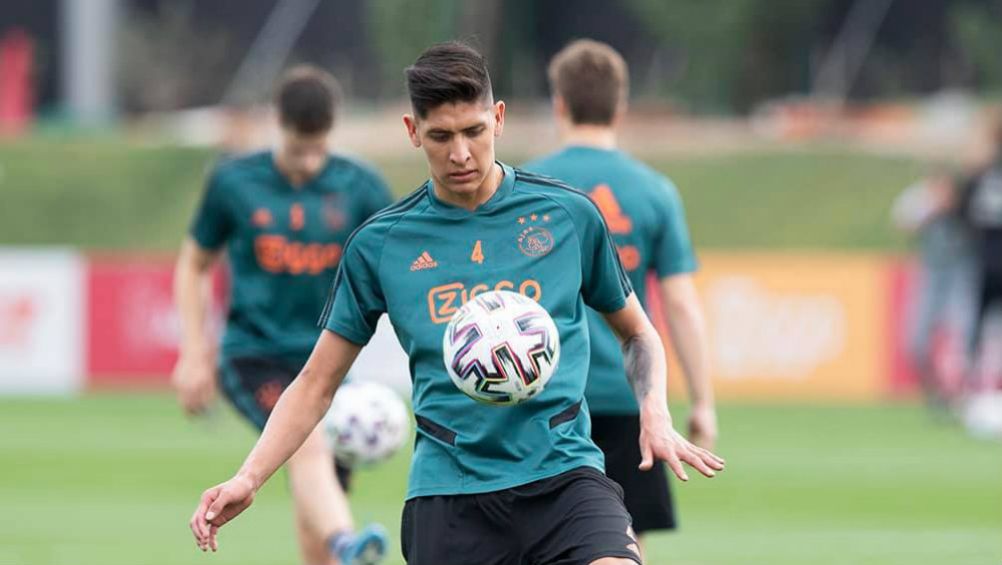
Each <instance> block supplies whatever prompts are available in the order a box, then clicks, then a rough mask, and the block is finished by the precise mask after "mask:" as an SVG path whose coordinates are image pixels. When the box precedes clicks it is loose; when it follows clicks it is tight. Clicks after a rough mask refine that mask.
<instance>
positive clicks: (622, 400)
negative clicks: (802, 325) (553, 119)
mask: <svg viewBox="0 0 1002 565" xmlns="http://www.w3.org/2000/svg"><path fill="white" fill-rule="evenodd" d="M525 168H526V169H527V170H531V171H534V172H537V173H542V174H545V175H549V176H552V177H555V178H558V179H560V180H561V181H563V182H566V183H567V184H569V185H571V186H573V187H575V188H578V189H581V190H584V191H585V192H587V193H588V195H589V196H590V197H591V199H592V200H593V201H594V202H595V203H596V204H597V205H598V207H599V209H601V211H602V215H603V216H604V217H605V221H606V224H607V225H608V226H609V231H610V233H611V234H612V239H613V241H614V242H615V243H616V249H617V251H618V252H619V257H620V259H621V260H622V263H623V267H624V268H626V271H627V273H629V276H630V281H631V282H632V283H633V287H634V288H636V289H638V291H637V292H638V297H639V298H640V301H641V303H645V302H646V297H647V292H648V290H649V289H648V288H647V274H648V273H650V272H652V271H653V272H654V273H655V274H656V275H657V277H658V279H661V278H662V277H666V276H669V275H676V274H680V273H689V272H692V271H695V270H696V257H695V254H694V253H693V250H692V243H691V242H690V240H689V230H688V228H687V227H686V222H685V211H684V209H683V207H682V201H681V199H680V198H679V195H678V191H677V190H676V189H675V185H673V184H672V183H671V181H669V180H668V179H666V178H665V177H664V176H663V175H661V174H660V173H658V172H657V171H655V170H653V169H651V168H650V167H648V166H647V165H644V164H643V163H641V162H640V161H637V160H636V159H633V158H632V157H630V156H628V155H626V154H625V153H623V152H622V151H618V150H607V149H598V148H592V147H581V146H572V147H568V148H566V149H564V150H562V151H559V152H557V153H554V154H553V155H550V156H548V157H544V158H542V159H539V160H536V161H533V162H531V163H529V164H527V165H526V166H525ZM645 306H646V304H645ZM588 327H589V329H590V332H591V370H590V371H589V375H588V387H587V389H586V394H585V395H586V397H587V398H588V406H589V407H590V408H591V411H592V412H593V413H595V414H636V413H637V412H638V411H639V407H638V406H637V400H636V397H635V396H634V393H633V390H632V389H631V388H630V386H629V383H628V382H627V381H626V377H625V372H626V369H625V366H624V364H623V352H622V349H621V348H620V344H619V340H618V339H617V338H616V336H615V334H613V333H612V330H611V329H609V327H608V326H607V325H606V323H605V320H603V319H602V317H601V316H600V315H599V314H598V313H596V312H594V311H592V312H589V314H588Z"/></svg>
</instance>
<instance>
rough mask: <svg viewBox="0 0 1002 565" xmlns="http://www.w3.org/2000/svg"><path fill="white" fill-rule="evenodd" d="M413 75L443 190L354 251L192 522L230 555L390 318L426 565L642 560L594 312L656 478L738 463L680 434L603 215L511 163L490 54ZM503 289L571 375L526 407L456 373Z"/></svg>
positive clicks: (411, 129) (653, 338)
mask: <svg viewBox="0 0 1002 565" xmlns="http://www.w3.org/2000/svg"><path fill="white" fill-rule="evenodd" d="M406 77H407V87H408V92H409V94H410V99H411V105H412V110H413V113H412V114H409V115H406V116H404V124H405V125H406V129H407V134H408V136H409V137H410V141H411V143H412V144H413V145H414V146H415V147H419V148H421V149H423V150H424V153H425V157H426V159H427V162H428V166H429V169H430V173H431V179H430V180H429V181H428V182H426V183H425V184H424V185H422V186H421V187H420V188H419V189H418V190H417V191H415V192H414V193H412V194H411V195H410V196H409V197H407V198H405V199H403V200H402V201H400V202H398V203H397V204H395V205H394V206H391V207H390V208H387V209H386V210H384V211H382V212H380V213H379V214H377V215H376V216H374V217H373V218H372V219H371V220H369V221H368V222H366V223H365V224H364V225H363V226H362V227H361V228H359V230H358V231H356V232H355V233H354V235H353V236H352V237H351V239H350V240H349V242H348V245H347V247H346V249H345V256H344V259H343V260H342V263H341V267H340V270H339V271H338V276H337V279H336V280H335V283H334V287H333V289H332V291H331V296H330V299H329V301H328V304H327V307H326V308H325V309H324V311H323V314H322V317H321V321H322V323H323V324H324V328H325V329H324V331H323V332H322V334H321V336H320V339H319V340H318V341H317V345H316V347H315V348H314V350H313V354H312V355H311V356H310V359H309V361H307V363H306V366H305V367H304V368H303V370H302V372H301V373H300V375H299V376H298V377H297V378H296V380H295V381H293V383H292V385H291V386H290V387H289V388H288V389H286V391H285V393H284V394H283V395H282V398H281V399H280V400H279V402H278V405H277V406H276V407H275V411H274V412H272V417H271V419H270V420H269V422H268V425H267V426H266V427H265V430H264V433H263V434H262V436H261V438H260V439H259V440H258V443H257V445H256V446H255V447H254V449H253V450H252V451H251V453H250V455H249V456H248V457H247V459H246V461H245V462H244V464H243V466H242V467H241V468H240V470H239V471H238V472H237V474H236V475H235V476H234V477H233V478H231V479H230V480H228V481H226V482H224V483H222V484H220V485H217V486H215V487H212V488H210V489H208V490H207V491H205V493H204V494H203V495H202V498H201V501H200V503H199V505H198V507H197V509H196V510H195V512H194V514H193V516H192V518H191V521H190V526H191V529H192V531H193V533H194V535H195V538H196V540H197V542H198V545H199V546H200V547H202V548H203V550H204V549H213V550H215V549H216V547H217V537H216V536H217V532H218V529H219V528H220V527H221V526H223V525H224V524H226V523H227V522H228V521H230V520H232V519H233V518H234V517H235V516H236V515H238V514H239V513H240V512H242V511H243V510H244V509H246V508H247V506H249V505H250V504H251V502H252V500H253V498H254V493H255V492H256V491H257V490H258V489H259V488H260V486H261V484H262V483H263V482H264V481H265V480H267V479H268V477H269V476H270V475H271V474H272V473H274V472H275V470H276V469H278V468H279V466H281V465H282V463H283V462H284V461H285V460H286V459H287V458H288V457H289V456H290V455H292V454H293V453H294V452H295V451H296V449H297V448H298V446H299V444H300V443H301V442H302V441H303V440H304V439H305V438H306V437H307V435H308V434H309V432H310V430H312V429H313V427H314V426H315V425H316V423H317V421H318V420H320V418H321V417H322V416H323V414H324V412H325V410H326V409H327V407H328V405H329V403H330V399H331V397H332V396H333V394H334V392H335V390H336V389H337V387H338V385H339V384H340V382H341V380H342V378H343V377H344V375H345V373H346V372H347V371H348V368H349V367H350V366H351V363H352V361H353V360H354V359H355V356H356V355H357V354H358V352H359V349H360V348H361V347H362V345H363V344H365V343H366V342H367V341H368V340H369V338H370V337H371V336H372V334H373V331H374V329H375V327H376V321H377V319H378V318H379V316H380V315H381V314H382V313H384V312H385V313H388V315H389V318H390V322H391V323H392V324H393V327H394V329H395V331H396V334H397V336H398V337H399V339H400V341H401V344H402V346H403V347H404V349H405V350H406V351H407V353H408V356H409V358H410V367H411V375H412V378H413V383H414V393H413V406H414V412H415V417H416V420H417V426H418V436H417V441H416V444H415V448H414V456H413V459H412V463H411V471H410V480H409V487H408V493H407V502H406V504H405V506H404V511H403V517H402V526H401V530H402V532H401V535H402V545H403V553H404V558H405V559H406V560H407V562H408V563H409V564H410V565H470V564H472V563H477V564H498V565H509V564H510V565H519V564H521V563H547V564H551V565H555V564H581V565H588V564H596V565H626V564H629V563H640V562H641V560H640V556H639V551H638V548H637V547H636V545H635V543H636V542H635V539H634V537H633V535H632V530H631V529H630V517H629V514H628V513H627V512H626V508H625V507H624V506H623V502H622V493H621V491H620V490H619V487H618V486H616V484H615V483H614V482H612V481H611V480H609V479H608V478H606V476H605V475H604V474H603V473H602V472H601V469H602V453H601V451H600V450H599V449H598V448H597V447H595V445H594V443H592V441H591V440H590V439H589V418H588V410H587V406H586V403H585V401H584V387H585V380H586V377H587V371H588V352H589V345H588V333H587V326H586V318H585V311H584V308H585V304H588V305H590V306H591V307H593V308H595V309H597V310H599V311H602V312H605V313H606V314H607V319H608V320H609V323H610V325H611V326H612V327H613V328H615V330H616V331H617V332H618V333H619V335H620V336H621V338H622V339H623V344H624V345H623V347H624V351H625V356H626V358H627V371H626V374H627V378H629V379H630V381H631V383H632V385H633V389H634V391H635V393H636V396H637V400H638V403H639V404H640V406H641V409H640V414H641V416H640V417H641V420H642V423H641V432H640V434H639V445H637V444H634V445H635V447H636V448H637V449H638V450H639V451H640V452H641V453H642V454H643V457H642V463H641V465H643V466H644V467H650V466H651V465H652V463H653V460H654V459H662V460H667V461H668V463H669V466H670V467H671V468H672V469H673V470H674V471H675V473H676V474H678V476H679V477H682V478H686V474H685V471H684V469H683V468H682V464H681V462H682V461H685V462H687V463H689V464H690V465H692V466H693V467H694V468H696V469H697V470H699V471H700V472H701V473H703V474H705V475H707V476H713V475H714V473H715V471H719V470H720V469H722V468H723V461H722V460H721V459H719V458H718V457H716V456H715V455H713V454H711V453H710V452H708V451H706V450H704V449H702V448H699V447H696V446H694V445H692V444H690V443H689V442H688V441H687V440H685V438H683V437H682V436H681V435H679V434H677V433H676V432H674V431H673V430H672V428H671V420H670V417H669V414H668V410H667V404H666V400H665V378H664V373H665V360H664V351H663V349H662V347H661V342H660V340H659V338H658V335H657V332H656V331H655V330H654V328H653V327H652V326H651V324H650V321H649V320H648V319H647V317H646V316H645V315H644V313H643V310H642V309H641V307H640V303H639V302H638V301H637V298H636V297H635V296H633V294H632V290H631V287H630V282H629V279H628V278H627V277H626V274H625V273H624V272H623V271H622V268H621V267H620V265H619V261H618V259H617V257H616V253H615V250H614V249H613V247H612V244H611V242H610V240H609V235H608V231H607V230H606V227H605V224H604V223H603V221H602V217H601V215H600V213H599V212H598V209H597V208H595V206H594V204H592V203H591V201H590V200H588V198H587V197H586V196H585V195H584V194H582V193H580V192H577V191H575V190H573V189H570V188H568V187H566V186H565V185H562V184H560V183H557V182H554V181H552V180H550V179H547V178H543V177H538V176H536V175H532V174H528V173H524V172H522V171H519V170H516V169H513V168H511V167H509V166H508V165H505V164H502V163H499V162H497V161H495V159H494V143H495V138H497V137H499V136H500V135H501V132H502V129H503V126H504V115H505V105H504V102H501V101H497V102H495V101H494V98H493V94H492V90H491V83H490V77H489V75H488V73H487V67H486V64H485V62H484V60H483V58H482V57H481V56H480V54H479V53H477V52H476V51H475V50H473V49H471V48H470V47H467V46H465V45H463V44H460V43H446V44H441V45H436V46H433V47H431V48H429V49H428V50H427V51H425V52H424V53H423V54H422V55H421V56H420V57H419V58H418V59H417V61H416V62H415V63H414V65H412V66H411V67H409V68H408V69H407V70H406ZM488 289H508V290H512V291H515V292H521V293H522V294H525V295H527V296H529V297H531V298H534V299H536V300H537V301H539V302H540V304H541V305H542V306H543V307H544V308H546V309H547V311H549V312H550V314H551V315H552V316H553V319H554V321H555V323H556V325H557V328H558V331H559V333H560V339H561V356H560V357H561V359H560V364H559V366H558V368H557V370H556V373H555V374H554V375H553V377H552V378H551V380H550V381H549V383H548V385H547V387H546V389H544V390H543V391H542V392H540V393H539V394H538V395H537V396H535V397H534V398H532V399H530V400H528V401H526V402H523V403H521V404H517V405H513V406H490V405H486V404H481V403H478V402H476V401H474V400H472V399H470V398H469V397H467V396H466V395H464V394H463V393H462V392H460V391H459V390H458V389H457V388H456V386H455V385H454V384H453V383H452V381H451V379H450V378H449V376H448V374H447V372H446V368H445V364H444V362H443V358H442V336H443V332H444V329H445V325H446V323H447V322H448V321H449V319H450V317H451V316H452V314H453V313H454V312H455V311H456V309H457V308H458V306H459V305H460V304H461V303H462V302H463V301H465V300H468V299H469V298H470V296H471V295H475V294H477V293H480V292H483V291H486V290H488Z"/></svg>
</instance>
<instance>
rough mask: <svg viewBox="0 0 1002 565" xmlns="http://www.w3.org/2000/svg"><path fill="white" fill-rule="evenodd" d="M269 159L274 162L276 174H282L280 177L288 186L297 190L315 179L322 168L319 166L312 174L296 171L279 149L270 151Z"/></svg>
mask: <svg viewBox="0 0 1002 565" xmlns="http://www.w3.org/2000/svg"><path fill="white" fill-rule="evenodd" d="M271 159H272V163H274V164H275V169H276V170H277V171H278V174H280V175H282V178H284V179H285V182H287V183H288V184H289V186H291V187H292V188H294V189H296V190H299V189H300V188H302V187H303V186H305V185H306V184H308V183H309V182H310V181H311V180H313V179H315V178H316V177H317V176H318V175H319V174H320V171H322V170H323V167H320V170H318V171H317V172H316V173H314V174H312V175H308V174H305V173H300V172H296V171H294V170H293V168H292V167H290V166H289V165H288V163H287V162H286V161H285V159H284V158H283V155H282V151H281V150H276V151H274V152H273V153H272V157H271ZM324 165H326V163H324Z"/></svg>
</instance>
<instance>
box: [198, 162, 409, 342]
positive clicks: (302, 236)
mask: <svg viewBox="0 0 1002 565" xmlns="http://www.w3.org/2000/svg"><path fill="white" fill-rule="evenodd" d="M390 203H391V200H390V195H389V191H388V190H387V189H386V185H385V184H384V183H383V181H382V180H381V179H380V177H379V176H378V175H377V174H376V173H375V172H373V171H372V170H370V169H369V168H367V167H365V166H363V165H361V164H359V163H357V162H355V161H354V160H351V159H348V158H345V157H341V156H334V155H332V156H331V157H330V158H329V159H328V160H327V163H326V165H325V166H324V168H323V170H322V171H321V172H320V173H319V174H318V175H317V176H316V177H314V178H313V179H312V180H310V181H309V182H308V183H306V184H305V185H303V186H301V187H298V188H294V187H293V186H292V185H290V184H289V182H288V181H287V180H286V178H285V177H284V176H283V175H282V174H281V173H279V171H278V169H276V167H275V164H274V161H273V159H272V155H271V153H270V152H261V153H254V154H251V155H248V156H244V157H236V158H230V159H225V160H223V161H221V162H220V163H219V164H218V165H217V166H216V167H215V169H214V170H213V171H212V173H211V175H210V176H209V181H208V186H207V187H206V190H205V193H204V195H203V197H202V202H201V204H200V205H199V207H198V210H197V211H196V213H195V217H194V220H193V221H192V224H191V229H190V234H191V236H192V237H193V238H194V239H195V241H196V242H197V243H198V245H200V246H201V247H203V248H206V249H219V248H222V247H223V246H225V248H226V256H227V259H228V261H227V262H228V266H229V270H230V301H229V313H228V315H227V320H226V329H225V332H224V334H223V343H222V354H223V355H225V356H234V355H261V354H267V355H296V356H303V355H304V354H308V353H309V352H310V351H311V350H312V349H313V345H314V344H315V343H316V341H317V338H318V337H319V334H320V330H319V329H318V328H317V327H316V320H317V315H319V313H320V312H321V311H322V310H323V307H324V303H325V300H326V298H327V292H328V290H329V289H330V285H331V282H332V281H333V280H334V275H335V274H336V272H337V267H338V264H339V262H340V260H341V255H342V251H343V246H344V243H345V241H346V240H347V239H348V236H349V235H350V234H351V232H352V231H354V230H355V228H357V227H358V226H359V225H361V224H362V222H364V221H365V220H366V219H367V218H369V217H370V216H372V215H373V214H374V213H376V212H377V211H378V210H379V209H381V208H383V207H385V206H388V205H389V204H390Z"/></svg>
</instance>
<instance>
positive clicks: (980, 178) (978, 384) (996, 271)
mask: <svg viewBox="0 0 1002 565" xmlns="http://www.w3.org/2000/svg"><path fill="white" fill-rule="evenodd" d="M991 133H992V140H991V142H992V154H991V160H990V162H989V163H988V164H987V165H986V166H983V167H982V168H981V169H980V170H979V171H977V172H976V173H975V174H973V175H971V176H970V177H969V178H968V179H966V180H964V181H962V182H961V185H960V186H961V188H960V190H961V198H960V213H961V216H962V217H963V218H964V221H965V223H966V224H967V225H968V228H969V229H970V231H971V235H972V238H973V242H974V250H975V251H974V255H975V258H976V261H977V270H978V273H979V280H978V281H977V285H978V288H977V290H976V291H975V300H976V304H975V308H974V317H975V319H974V327H973V330H972V335H971V336H970V351H971V357H972V358H971V375H970V377H969V379H968V380H969V381H970V382H969V383H968V384H969V385H970V386H971V388H972V389H973V390H972V391H971V392H972V393H975V394H976V393H979V392H984V391H986V390H995V389H996V388H997V387H998V385H999V383H998V382H997V381H996V380H995V379H998V378H999V375H990V374H988V372H987V369H988V367H987V366H986V365H985V361H986V359H985V351H986V348H987V344H986V343H985V339H984V338H985V334H986V325H987V323H988V320H989V317H990V315H991V313H992V311H993V310H995V309H996V308H999V307H1002V119H999V121H998V122H997V123H995V124H994V127H993V129H992V132H991Z"/></svg>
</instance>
